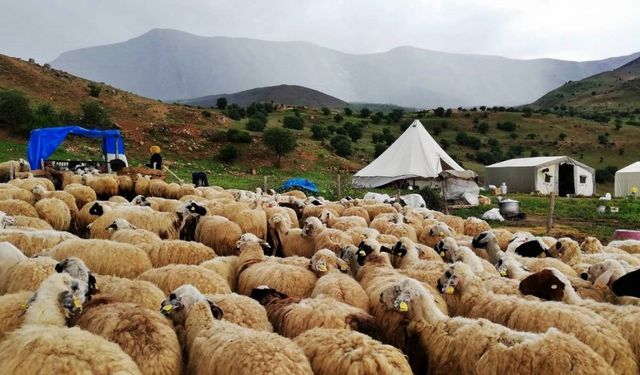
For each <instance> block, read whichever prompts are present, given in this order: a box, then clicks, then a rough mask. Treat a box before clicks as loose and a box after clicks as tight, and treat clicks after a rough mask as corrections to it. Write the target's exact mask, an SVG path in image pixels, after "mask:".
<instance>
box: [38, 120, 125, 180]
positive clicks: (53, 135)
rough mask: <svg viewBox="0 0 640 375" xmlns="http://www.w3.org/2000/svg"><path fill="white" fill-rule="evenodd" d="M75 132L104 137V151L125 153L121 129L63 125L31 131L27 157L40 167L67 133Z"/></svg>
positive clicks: (86, 135) (75, 133)
mask: <svg viewBox="0 0 640 375" xmlns="http://www.w3.org/2000/svg"><path fill="white" fill-rule="evenodd" d="M69 134H73V135H78V136H81V137H87V138H102V152H103V153H104V154H105V155H106V154H114V155H116V154H118V155H124V140H123V138H122V133H120V130H98V129H85V128H82V127H80V126H61V127H55V128H42V129H35V130H32V131H31V138H29V144H28V146H27V159H29V164H31V167H32V168H34V169H37V168H39V167H40V161H41V160H47V158H49V156H51V154H53V153H54V152H55V150H56V149H57V148H58V146H60V144H61V143H62V142H63V141H64V139H65V138H66V137H67V135H69Z"/></svg>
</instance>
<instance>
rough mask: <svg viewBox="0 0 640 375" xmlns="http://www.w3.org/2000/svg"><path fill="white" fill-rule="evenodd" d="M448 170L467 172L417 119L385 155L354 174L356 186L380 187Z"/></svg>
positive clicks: (436, 175)
mask: <svg viewBox="0 0 640 375" xmlns="http://www.w3.org/2000/svg"><path fill="white" fill-rule="evenodd" d="M444 170H456V171H464V169H463V168H462V167H461V166H460V165H458V163H456V162H455V161H454V160H453V159H452V158H451V157H450V156H449V155H447V153H446V152H445V151H444V150H443V149H442V147H440V145H438V142H436V141H435V140H434V139H433V138H432V137H431V135H430V134H429V133H428V132H427V130H426V129H425V128H424V126H423V125H422V123H420V121H418V120H415V121H414V122H413V123H412V124H411V125H409V127H408V128H407V130H405V132H404V133H402V135H401V136H400V137H399V138H398V139H396V141H395V142H393V144H392V145H391V146H389V148H387V150H386V151H385V152H383V153H382V155H380V156H378V157H377V158H376V159H375V160H374V161H372V162H371V163H370V164H369V165H367V166H366V167H364V168H363V169H361V170H360V171H359V172H358V173H356V174H355V175H354V176H353V186H354V187H359V188H363V187H368V188H373V187H379V186H382V185H386V184H388V183H391V182H393V181H397V180H404V179H433V178H436V177H438V175H439V174H440V172H442V171H444Z"/></svg>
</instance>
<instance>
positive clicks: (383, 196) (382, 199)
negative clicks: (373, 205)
mask: <svg viewBox="0 0 640 375" xmlns="http://www.w3.org/2000/svg"><path fill="white" fill-rule="evenodd" d="M364 199H373V200H376V201H378V202H380V203H384V202H388V201H390V200H391V197H390V196H388V195H387V194H379V193H373V192H368V193H367V194H365V195H364Z"/></svg>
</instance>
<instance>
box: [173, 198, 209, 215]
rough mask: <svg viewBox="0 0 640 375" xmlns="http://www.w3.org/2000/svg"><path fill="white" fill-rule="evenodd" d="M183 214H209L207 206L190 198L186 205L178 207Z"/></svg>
mask: <svg viewBox="0 0 640 375" xmlns="http://www.w3.org/2000/svg"><path fill="white" fill-rule="evenodd" d="M178 210H179V211H180V212H182V213H183V214H187V215H191V216H196V217H197V216H205V215H206V214H207V208H206V207H205V206H201V205H199V204H198V203H196V202H195V201H192V200H190V201H189V202H187V204H186V205H184V206H182V207H180V208H179V209H178Z"/></svg>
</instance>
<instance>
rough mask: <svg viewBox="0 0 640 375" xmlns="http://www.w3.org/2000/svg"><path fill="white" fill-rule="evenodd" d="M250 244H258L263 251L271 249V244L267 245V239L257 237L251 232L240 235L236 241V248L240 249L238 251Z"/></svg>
mask: <svg viewBox="0 0 640 375" xmlns="http://www.w3.org/2000/svg"><path fill="white" fill-rule="evenodd" d="M251 245H259V246H260V247H262V251H263V252H268V251H270V250H271V245H269V243H268V242H267V241H265V240H263V239H261V238H258V236H256V235H255V234H253V233H245V234H243V235H241V236H240V239H239V240H238V241H237V242H236V248H237V249H238V250H240V252H242V249H244V248H245V247H246V246H251Z"/></svg>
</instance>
